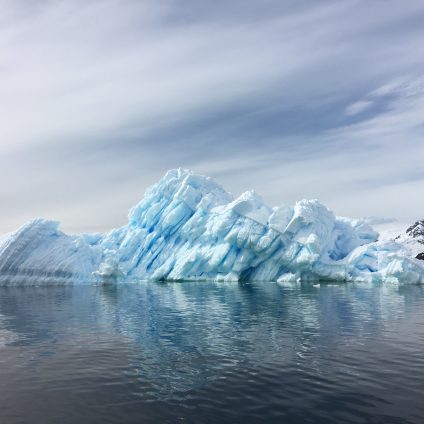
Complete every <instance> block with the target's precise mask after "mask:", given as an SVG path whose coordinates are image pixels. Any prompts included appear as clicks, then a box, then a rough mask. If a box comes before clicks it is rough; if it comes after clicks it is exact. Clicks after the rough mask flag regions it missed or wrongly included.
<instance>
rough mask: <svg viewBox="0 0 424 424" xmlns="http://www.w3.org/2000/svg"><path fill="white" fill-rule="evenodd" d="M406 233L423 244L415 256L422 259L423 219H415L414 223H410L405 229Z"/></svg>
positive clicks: (423, 240)
mask: <svg viewBox="0 0 424 424" xmlns="http://www.w3.org/2000/svg"><path fill="white" fill-rule="evenodd" d="M406 234H407V235H408V236H409V237H411V238H413V239H414V240H415V241H417V242H418V243H420V244H422V245H423V251H422V252H420V253H418V255H417V256H415V257H416V258H417V259H421V260H423V261H424V220H420V221H417V222H416V223H415V224H413V225H411V226H410V227H409V228H408V229H407V230H406Z"/></svg>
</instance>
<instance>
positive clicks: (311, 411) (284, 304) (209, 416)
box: [0, 282, 424, 424]
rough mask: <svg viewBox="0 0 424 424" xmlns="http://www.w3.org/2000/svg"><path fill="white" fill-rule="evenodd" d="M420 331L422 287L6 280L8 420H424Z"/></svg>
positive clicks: (3, 371)
mask: <svg viewBox="0 0 424 424" xmlns="http://www.w3.org/2000/svg"><path fill="white" fill-rule="evenodd" d="M423 342H424V292H423V290H422V288H421V287H419V286H390V285H375V284H374V285H364V284H359V285H353V284H347V285H346V284H342V285H323V284H321V285H320V286H317V285H315V286H314V285H312V284H285V285H281V284H279V283H270V282H265V283H255V282H252V283H205V282H202V283H197V282H184V283H139V284H120V285H113V284H111V285H106V286H56V287H51V286H50V287H2V288H0V390H1V393H2V397H1V398H0V420H1V421H2V422H3V421H4V422H8V423H14V422H31V423H43V424H45V423H50V422H52V423H53V422H59V421H60V422H61V423H68V422H69V423H71V422H77V421H78V422H84V423H91V422H119V423H127V422H128V423H138V422H143V423H145V422H152V423H153V422H180V421H181V422H206V423H208V422H211V423H212V422H239V421H240V420H243V422H261V420H262V422H288V421H290V422H299V423H308V422H314V423H317V422H318V423H319V422H323V423H324V422H325V423H332V422H334V423H339V422H347V423H349V422H352V423H353V422H375V423H391V422H393V423H395V422H396V423H410V422H420V417H422V416H424V406H423V404H422V393H423V391H424V379H423V378H422V376H423V375H424V358H423V355H422V346H423ZM218 418H219V419H218Z"/></svg>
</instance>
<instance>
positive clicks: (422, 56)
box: [0, 0, 424, 231]
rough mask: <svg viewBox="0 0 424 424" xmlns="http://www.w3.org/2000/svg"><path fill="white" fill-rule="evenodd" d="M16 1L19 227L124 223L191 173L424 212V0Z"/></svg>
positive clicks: (275, 199) (9, 98)
mask: <svg viewBox="0 0 424 424" xmlns="http://www.w3.org/2000/svg"><path fill="white" fill-rule="evenodd" d="M0 6H1V7H2V15H1V17H0V23H1V25H0V119H1V122H2V125H1V131H2V133H1V137H0V170H1V171H0V172H1V174H0V198H1V199H2V204H3V205H4V207H3V212H2V224H1V226H2V228H1V230H3V231H7V230H11V229H13V228H15V227H16V226H17V225H19V224H20V223H22V222H23V221H25V220H26V219H29V218H30V217H32V216H35V215H42V216H47V217H50V218H56V219H60V220H62V221H64V225H65V228H69V229H75V230H77V229H90V228H92V229H97V228H107V227H110V226H116V225H120V224H121V223H124V222H125V214H126V212H125V211H126V209H127V208H128V207H130V206H131V205H132V204H133V203H135V202H136V201H137V200H138V199H139V198H140V197H141V195H142V193H143V191H144V189H145V188H146V186H147V185H149V184H152V183H153V182H155V181H156V180H157V179H158V178H159V177H160V176H161V175H162V174H163V173H164V172H165V171H166V169H168V168H172V167H178V166H186V167H191V168H193V169H194V170H196V171H198V172H202V173H207V174H211V175H212V176H214V177H215V178H217V179H218V180H219V181H220V182H221V183H223V184H224V185H225V186H227V187H228V188H229V189H230V190H232V191H234V192H235V193H237V192H239V191H242V190H244V189H248V188H250V187H254V188H255V189H256V190H257V191H258V192H259V193H261V194H263V195H264V197H265V199H267V200H268V201H269V202H270V203H281V202H287V203H291V202H293V201H295V200H296V199H298V198H301V197H318V198H320V199H321V200H323V201H324V202H327V203H329V204H330V206H332V207H333V208H335V209H336V211H337V212H339V213H341V214H346V215H349V214H354V215H386V216H387V215H388V216H397V217H399V218H400V219H404V220H412V219H414V218H416V217H420V216H421V215H422V214H423V213H424V203H423V201H422V200H420V198H419V195H418V194H417V195H415V196H414V195H413V193H415V191H418V189H419V188H420V184H422V183H423V176H422V173H421V171H420V169H421V168H422V165H421V164H422V161H423V159H424V150H423V147H422V146H423V143H422V137H423V135H424V132H423V125H422V116H424V115H423V112H424V91H423V87H424V83H423V81H424V79H423V78H424V77H423V76H422V75H421V74H420V72H421V69H423V65H424V53H422V52H424V29H423V27H422V25H421V22H422V18H423V17H424V5H423V4H422V2H421V1H418V0H416V1H409V2H407V4H406V3H403V4H401V3H400V2H398V1H394V0H389V1H386V2H384V3H382V2H368V1H365V0H347V1H345V2H339V1H333V0H320V1H306V0H302V1H300V2H296V3H294V2H289V1H273V0H267V1H265V2H264V1H259V0H256V1H254V0H249V1H247V2H246V1H243V2H241V1H238V0H235V1H232V2H220V1H218V2H213V3H212V2H206V1H205V2H203V1H188V2H187V1H184V2H182V1H178V0H165V1H162V2H152V1H133V0H121V1H117V0H103V1H92V2H85V1H82V0H74V1H71V0H69V1H66V0H64V1H61V2H50V1H46V2H31V1H28V0H14V1H12V0H0ZM408 46H413V48H411V47H408ZM414 190H415V191H414ZM405 193H408V195H405ZM399 199H401V200H402V202H400V201H398V200H399Z"/></svg>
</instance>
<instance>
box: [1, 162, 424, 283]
mask: <svg viewBox="0 0 424 424" xmlns="http://www.w3.org/2000/svg"><path fill="white" fill-rule="evenodd" d="M58 226H59V224H58V223H57V222H52V221H48V220H44V219H35V220H33V221H30V222H28V223H26V224H25V225H23V226H22V227H21V228H19V229H18V230H17V231H15V232H14V233H11V234H9V235H7V236H6V237H3V238H1V239H0V283H1V284H32V283H38V282H43V283H44V282H47V283H55V284H57V283H59V284H61V283H67V282H73V283H75V282H79V283H91V282H96V281H112V282H114V281H122V280H125V281H131V280H168V281H169V280H171V281H173V280H175V281H179V280H214V281H249V280H250V281H254V280H256V281H279V282H285V281H305V280H309V281H315V282H317V281H327V280H331V281H333V280H338V281H367V282H395V283H423V282H424V262H423V261H419V260H417V259H415V258H414V256H415V255H414V251H413V249H412V248H411V244H410V243H406V242H402V240H400V239H399V240H395V239H393V238H386V239H382V240H378V238H379V234H378V233H377V232H376V231H375V230H373V228H372V227H371V226H370V225H369V224H367V222H366V220H364V219H360V220H356V219H349V218H344V217H337V216H335V215H334V213H333V212H332V211H330V210H329V209H328V208H327V207H325V206H324V205H322V204H321V203H319V202H318V201H317V200H301V201H299V202H297V203H296V204H295V205H294V206H285V205H281V206H278V207H274V208H271V207H269V206H267V205H266V204H265V203H264V202H263V200H262V199H261V197H260V196H259V195H258V194H256V193H255V192H254V191H247V192H245V193H243V194H242V195H241V196H239V197H238V198H236V199H234V197H233V196H232V195H231V194H230V193H228V192H226V191H225V190H224V189H223V188H222V187H221V186H220V185H218V184H216V183H215V182H214V181H213V180H212V179H210V178H208V177H204V176H201V175H196V174H193V173H192V172H191V171H188V170H182V169H178V170H171V171H168V172H167V174H166V175H165V176H164V177H163V178H162V179H161V180H160V181H159V182H158V183H157V184H156V185H154V186H153V187H151V188H150V189H148V190H147V192H146V194H145V196H144V198H143V200H142V201H141V202H140V203H138V204H137V205H136V206H134V207H133V208H132V209H131V210H130V212H129V222H128V224H127V225H125V226H124V227H121V228H119V229H114V230H112V231H110V232H108V233H105V234H81V235H66V234H65V233H63V232H61V231H60V230H59V229H58Z"/></svg>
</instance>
